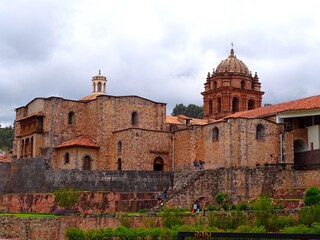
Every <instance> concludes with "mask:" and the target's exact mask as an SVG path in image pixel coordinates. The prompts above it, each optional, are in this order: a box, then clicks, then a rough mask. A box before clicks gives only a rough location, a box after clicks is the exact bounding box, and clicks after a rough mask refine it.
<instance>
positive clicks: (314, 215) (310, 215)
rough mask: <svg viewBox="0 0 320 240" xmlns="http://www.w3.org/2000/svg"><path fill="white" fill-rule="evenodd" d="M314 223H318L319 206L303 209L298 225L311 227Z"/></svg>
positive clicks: (319, 219)
mask: <svg viewBox="0 0 320 240" xmlns="http://www.w3.org/2000/svg"><path fill="white" fill-rule="evenodd" d="M314 222H320V204H316V205H313V206H310V207H304V208H302V209H301V211H300V215H299V223H301V224H304V225H306V226H311V225H312V223H314Z"/></svg>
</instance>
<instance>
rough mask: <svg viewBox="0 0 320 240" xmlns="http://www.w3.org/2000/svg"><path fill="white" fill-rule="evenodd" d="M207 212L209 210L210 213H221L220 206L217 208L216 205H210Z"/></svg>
mask: <svg viewBox="0 0 320 240" xmlns="http://www.w3.org/2000/svg"><path fill="white" fill-rule="evenodd" d="M207 210H208V211H219V210H220V209H219V207H218V206H215V205H213V204H208V205H207Z"/></svg>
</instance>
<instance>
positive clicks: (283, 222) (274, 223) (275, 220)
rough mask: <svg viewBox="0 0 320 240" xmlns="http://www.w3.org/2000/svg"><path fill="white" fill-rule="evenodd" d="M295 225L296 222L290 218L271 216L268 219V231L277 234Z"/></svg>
mask: <svg viewBox="0 0 320 240" xmlns="http://www.w3.org/2000/svg"><path fill="white" fill-rule="evenodd" d="M295 224H297V221H296V220H295V219H294V218H293V217H291V216H277V215H273V216H272V217H271V219H270V223H269V226H268V230H269V231H271V232H279V231H280V230H281V229H283V228H285V227H291V226H294V225H295Z"/></svg>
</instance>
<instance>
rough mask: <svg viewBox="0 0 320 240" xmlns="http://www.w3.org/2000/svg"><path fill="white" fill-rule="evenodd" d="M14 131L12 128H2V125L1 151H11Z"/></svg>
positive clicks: (0, 131)
mask: <svg viewBox="0 0 320 240" xmlns="http://www.w3.org/2000/svg"><path fill="white" fill-rule="evenodd" d="M13 136H14V129H13V127H12V126H9V127H4V128H2V127H1V125H0V149H2V150H9V149H11V148H12V146H13Z"/></svg>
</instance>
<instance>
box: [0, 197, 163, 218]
mask: <svg viewBox="0 0 320 240" xmlns="http://www.w3.org/2000/svg"><path fill="white" fill-rule="evenodd" d="M156 205H157V194H156V193H153V192H152V193H119V192H118V193H115V192H81V194H80V196H79V199H78V202H77V203H76V204H75V206H74V207H72V209H70V210H72V211H74V212H78V213H84V212H88V213H95V214H99V213H116V212H137V211H139V210H141V209H151V208H153V207H155V206H156ZM59 209H60V207H59V206H58V205H57V203H56V200H55V196H54V194H52V193H25V194H1V195H0V212H25V213H27V212H29V213H53V212H55V211H56V210H59Z"/></svg>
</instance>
